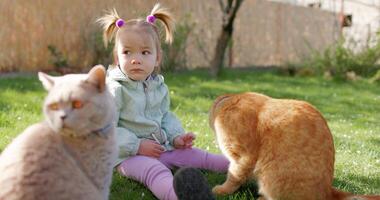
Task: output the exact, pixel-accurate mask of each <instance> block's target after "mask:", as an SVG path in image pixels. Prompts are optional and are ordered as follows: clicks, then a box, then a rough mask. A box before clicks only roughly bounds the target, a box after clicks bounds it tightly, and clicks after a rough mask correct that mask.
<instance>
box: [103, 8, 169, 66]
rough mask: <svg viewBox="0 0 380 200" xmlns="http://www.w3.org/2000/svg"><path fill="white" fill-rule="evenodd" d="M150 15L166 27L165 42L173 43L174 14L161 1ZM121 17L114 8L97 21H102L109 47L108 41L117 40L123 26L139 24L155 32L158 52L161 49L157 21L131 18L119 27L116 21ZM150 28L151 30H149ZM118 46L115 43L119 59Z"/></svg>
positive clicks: (104, 38)
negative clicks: (151, 21)
mask: <svg viewBox="0 0 380 200" xmlns="http://www.w3.org/2000/svg"><path fill="white" fill-rule="evenodd" d="M150 15H153V16H154V17H155V18H156V19H158V20H159V21H160V22H161V23H162V24H163V25H164V27H165V42H167V43H169V44H170V43H171V42H172V41H173V33H174V24H175V21H174V18H173V16H172V14H171V13H170V12H169V11H168V10H167V9H166V8H163V7H161V5H160V4H159V3H157V4H155V5H154V7H153V9H152V11H151V12H150ZM119 19H121V18H120V17H119V14H118V13H117V11H116V9H115V8H114V9H112V10H111V11H109V12H108V13H107V14H106V15H104V16H103V17H100V18H99V19H98V20H97V22H98V23H100V25H101V26H102V28H103V42H104V45H105V46H106V47H107V45H108V43H109V42H110V41H112V39H115V41H116V40H117V38H118V35H117V32H118V31H119V29H121V28H128V26H131V25H138V26H141V27H147V28H148V31H147V32H151V33H153V34H154V37H153V39H154V40H155V43H156V45H157V49H158V50H159V51H158V53H159V52H160V51H161V43H160V35H159V31H158V27H157V26H156V25H155V23H150V22H147V21H146V19H141V18H139V19H131V20H128V21H126V22H125V24H124V25H123V26H122V27H120V28H119V27H117V25H116V22H117V21H118V20H119ZM149 29H150V30H151V31H149ZM116 47H117V44H116V43H115V47H114V51H113V53H114V58H115V59H117V54H116Z"/></svg>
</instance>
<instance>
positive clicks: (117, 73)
mask: <svg viewBox="0 0 380 200" xmlns="http://www.w3.org/2000/svg"><path fill="white" fill-rule="evenodd" d="M107 78H109V79H111V80H114V81H118V82H125V83H126V84H127V85H129V86H131V87H132V88H135V89H137V88H138V87H139V85H146V86H147V88H148V89H151V88H156V87H157V86H159V85H161V84H162V83H163V82H164V79H163V77H162V76H161V75H153V76H150V77H149V78H148V79H147V80H145V81H134V80H132V79H130V78H129V77H128V76H126V74H124V73H123V72H122V71H121V70H120V68H119V67H118V66H115V65H111V66H109V67H108V70H107Z"/></svg>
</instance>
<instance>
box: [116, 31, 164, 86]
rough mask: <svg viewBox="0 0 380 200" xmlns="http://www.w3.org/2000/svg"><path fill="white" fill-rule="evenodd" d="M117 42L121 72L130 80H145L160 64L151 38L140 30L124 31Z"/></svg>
mask: <svg viewBox="0 0 380 200" xmlns="http://www.w3.org/2000/svg"><path fill="white" fill-rule="evenodd" d="M118 42H119V43H118V46H117V56H118V61H119V65H120V68H121V70H122V71H123V72H124V73H125V74H126V75H127V76H128V77H129V78H130V79H132V80H136V81H141V80H146V78H147V77H148V76H149V75H150V74H151V73H152V72H153V70H154V67H155V66H158V65H159V63H160V56H159V55H158V52H157V48H156V45H155V42H154V39H153V37H152V36H151V35H149V34H148V33H146V32H144V31H143V30H141V29H124V30H123V32H122V34H120V35H119V40H118Z"/></svg>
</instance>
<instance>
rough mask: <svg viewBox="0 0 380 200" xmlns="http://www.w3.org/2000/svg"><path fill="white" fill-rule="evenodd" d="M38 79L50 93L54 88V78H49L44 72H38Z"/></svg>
mask: <svg viewBox="0 0 380 200" xmlns="http://www.w3.org/2000/svg"><path fill="white" fill-rule="evenodd" d="M38 79H40V81H41V83H42V85H43V86H44V88H45V89H46V90H47V91H49V90H50V89H51V88H52V87H53V86H54V77H52V76H49V75H47V74H45V73H43V72H38Z"/></svg>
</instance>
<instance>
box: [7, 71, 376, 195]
mask: <svg viewBox="0 0 380 200" xmlns="http://www.w3.org/2000/svg"><path fill="white" fill-rule="evenodd" d="M165 81H166V83H167V84H168V86H169V88H170V95H171V101H172V104H171V108H172V110H173V112H175V113H176V114H177V115H178V117H179V118H180V119H181V121H182V123H183V126H184V128H185V129H186V130H187V131H192V132H194V133H195V134H196V135H197V140H196V143H195V146H197V147H199V148H202V149H206V150H208V151H211V152H214V153H219V152H220V151H219V149H218V147H217V144H216V142H215V137H214V133H213V132H212V131H211V130H210V128H209V125H208V111H209V108H210V106H211V104H212V102H213V100H214V99H215V98H216V97H217V96H219V95H221V94H225V93H238V92H247V91H255V92H260V93H264V94H266V95H269V96H272V97H274V98H290V99H299V100H306V101H308V102H310V103H311V104H313V105H314V106H315V107H316V108H317V109H318V110H320V111H321V113H322V114H323V115H324V116H325V118H326V119H327V121H328V124H329V126H330V129H331V132H332V134H333V136H334V143H335V148H336V162H335V179H334V186H335V187H337V188H339V189H341V190H345V191H349V192H353V193H358V194H379V193H380V122H379V119H380V89H379V88H380V87H379V85H374V84H369V83H367V82H366V80H361V81H358V82H340V81H333V80H324V79H322V78H315V77H313V78H303V77H284V76H280V75H277V74H275V73H264V72H255V71H227V73H226V74H224V75H223V77H222V78H219V79H210V78H209V77H208V75H207V73H206V72H205V71H202V70H197V71H192V72H184V73H178V74H168V75H166V76H165ZM0 91H1V93H0V138H1V139H0V149H1V150H2V149H3V148H4V147H5V145H6V144H8V143H9V142H10V141H11V139H12V138H14V137H15V136H16V135H17V134H18V133H20V132H21V131H22V130H24V129H25V128H26V127H27V126H28V125H30V124H33V123H36V122H38V121H40V120H41V119H42V114H41V105H42V102H43V98H44V96H45V94H46V92H45V91H44V90H43V89H42V86H41V84H40V83H39V81H38V80H37V78H36V77H24V78H8V79H0ZM204 172H205V174H206V176H207V178H208V180H209V183H210V184H211V185H216V184H220V183H223V181H224V179H225V175H223V174H217V173H210V172H206V171H204ZM255 187H256V186H255V183H254V182H249V183H247V184H245V185H244V186H243V187H242V188H241V189H240V190H239V192H238V193H236V194H234V195H231V196H229V197H218V199H231V200H232V199H252V198H253V196H254V193H255V192H254V188H255ZM111 199H154V197H153V195H152V193H151V192H150V191H148V190H147V189H145V188H144V186H143V185H141V184H139V183H137V182H134V181H132V180H129V179H127V178H125V177H121V176H120V175H119V174H117V173H116V172H115V173H114V179H113V184H112V188H111Z"/></svg>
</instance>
